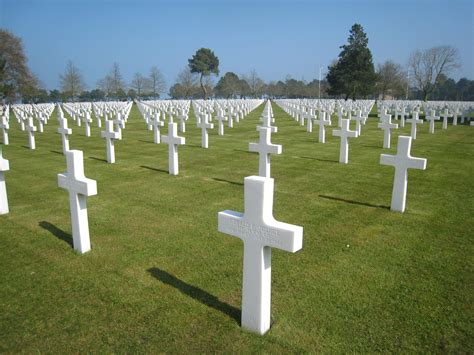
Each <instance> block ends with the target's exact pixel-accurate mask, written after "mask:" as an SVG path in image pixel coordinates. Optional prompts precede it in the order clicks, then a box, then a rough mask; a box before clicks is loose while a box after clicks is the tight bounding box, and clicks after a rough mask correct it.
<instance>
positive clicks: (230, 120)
mask: <svg viewBox="0 0 474 355" xmlns="http://www.w3.org/2000/svg"><path fill="white" fill-rule="evenodd" d="M227 117H228V119H227V121H228V122H227V123H228V126H229V128H233V127H234V109H233V107H232V106H231V107H229V111H228V112H227Z"/></svg>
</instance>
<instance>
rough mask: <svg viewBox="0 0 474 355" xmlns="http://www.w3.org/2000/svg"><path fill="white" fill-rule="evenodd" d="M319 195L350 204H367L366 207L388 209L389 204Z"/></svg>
mask: <svg viewBox="0 0 474 355" xmlns="http://www.w3.org/2000/svg"><path fill="white" fill-rule="evenodd" d="M319 197H321V198H324V199H326V200H333V201H340V202H345V203H350V204H352V205H359V206H367V207H374V208H383V209H387V210H389V209H390V206H384V205H374V204H371V203H367V202H359V201H353V200H346V199H344V198H340V197H334V196H326V195H319Z"/></svg>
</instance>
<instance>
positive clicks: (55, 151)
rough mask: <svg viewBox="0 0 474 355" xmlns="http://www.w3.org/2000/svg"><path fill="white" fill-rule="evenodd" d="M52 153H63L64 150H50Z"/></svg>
mask: <svg viewBox="0 0 474 355" xmlns="http://www.w3.org/2000/svg"><path fill="white" fill-rule="evenodd" d="M50 152H51V153H56V154H59V155H63V152H60V151H57V150H50Z"/></svg>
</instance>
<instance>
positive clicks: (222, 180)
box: [211, 178, 244, 186]
mask: <svg viewBox="0 0 474 355" xmlns="http://www.w3.org/2000/svg"><path fill="white" fill-rule="evenodd" d="M211 179H212V180H214V181H219V182H226V183H228V184H232V185H238V186H244V184H243V183H242V182H237V181H231V180H226V179H220V178H211Z"/></svg>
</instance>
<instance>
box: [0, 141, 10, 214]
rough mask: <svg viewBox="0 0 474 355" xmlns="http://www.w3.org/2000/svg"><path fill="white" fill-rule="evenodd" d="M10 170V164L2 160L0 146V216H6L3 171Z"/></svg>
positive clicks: (6, 206) (6, 201)
mask: <svg viewBox="0 0 474 355" xmlns="http://www.w3.org/2000/svg"><path fill="white" fill-rule="evenodd" d="M8 170H10V162H9V161H8V160H7V159H4V158H3V154H2V146H1V145H0V215H2V214H7V213H8V212H9V209H8V198H7V185H6V183H5V175H4V173H5V171H8Z"/></svg>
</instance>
